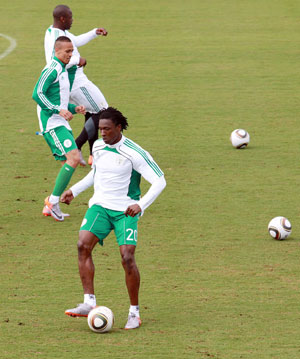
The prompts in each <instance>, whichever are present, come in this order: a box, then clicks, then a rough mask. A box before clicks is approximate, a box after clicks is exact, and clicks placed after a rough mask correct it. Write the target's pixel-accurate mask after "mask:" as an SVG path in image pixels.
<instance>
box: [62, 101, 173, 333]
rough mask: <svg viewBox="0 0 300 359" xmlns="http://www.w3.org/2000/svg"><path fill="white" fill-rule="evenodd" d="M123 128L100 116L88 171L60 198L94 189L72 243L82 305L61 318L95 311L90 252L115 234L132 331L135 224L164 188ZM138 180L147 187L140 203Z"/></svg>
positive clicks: (117, 116) (121, 120) (119, 121)
mask: <svg viewBox="0 0 300 359" xmlns="http://www.w3.org/2000/svg"><path fill="white" fill-rule="evenodd" d="M127 126H128V123H127V119H126V117H124V116H123V115H122V113H121V112H120V111H118V110H117V109H115V108H112V107H108V108H107V109H104V110H102V111H101V112H100V120H99V130H100V133H101V136H102V139H99V140H97V141H96V142H95V143H94V146H93V156H94V162H93V168H92V170H91V171H90V173H89V174H88V175H87V176H86V177H85V178H83V179H82V180H81V181H79V182H78V183H76V184H75V185H74V186H72V187H71V188H70V189H69V190H67V191H65V192H64V193H63V194H62V196H61V201H62V202H64V203H67V204H69V203H70V202H71V201H72V200H73V199H74V197H76V196H77V195H79V194H80V193H81V192H82V191H84V190H86V189H87V188H89V187H90V186H92V185H94V194H93V196H92V198H91V199H90V201H89V209H88V210H87V212H86V214H85V217H84V220H83V222H82V224H81V228H80V231H79V241H78V243H77V248H78V266H79V273H80V278H81V281H82V286H83V291H84V302H83V303H81V304H79V305H78V306H77V307H75V308H71V309H68V310H66V312H65V313H66V314H67V315H69V316H72V317H84V316H88V313H89V312H90V310H91V309H92V308H93V307H95V306H96V297H95V292H94V270H95V268H94V263H93V260H92V251H93V249H94V247H95V246H96V244H97V243H98V242H99V243H100V244H103V241H104V240H105V238H106V237H107V236H108V234H109V233H110V232H111V231H112V230H114V232H115V235H116V238H117V243H118V245H119V251H120V254H121V258H122V265H123V268H124V271H125V281H126V286H127V291H128V295H129V299H130V308H129V315H128V321H127V323H126V325H125V329H135V328H138V327H139V326H140V325H141V320H140V312H139V285H140V275H139V270H138V267H137V265H136V262H135V256H134V253H135V248H136V245H137V239H138V235H137V222H138V219H139V216H140V215H141V214H142V213H143V212H144V211H145V210H146V208H148V207H149V206H150V205H151V204H152V203H153V202H154V200H155V199H156V198H157V197H158V195H159V194H160V193H161V191H162V190H163V189H164V188H165V186H166V181H165V178H164V173H163V172H162V170H161V169H160V168H159V166H158V165H157V163H156V162H155V161H154V160H153V158H152V157H151V155H150V154H149V153H148V152H147V151H145V150H144V149H142V148H141V147H140V146H139V145H137V144H136V143H135V142H133V141H132V140H130V139H129V138H126V137H125V136H124V135H123V134H122V132H123V130H125V129H126V128H127ZM141 177H143V178H145V179H146V180H147V181H148V182H149V183H150V184H151V186H150V188H149V190H148V191H147V192H146V193H145V194H144V195H143V196H142V197H141V191H140V180H141Z"/></svg>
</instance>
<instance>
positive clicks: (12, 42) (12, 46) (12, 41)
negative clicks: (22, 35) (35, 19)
mask: <svg viewBox="0 0 300 359" xmlns="http://www.w3.org/2000/svg"><path fill="white" fill-rule="evenodd" d="M0 36H2V37H4V38H5V39H6V40H8V41H9V42H10V44H9V46H8V48H7V49H6V50H5V51H4V52H2V54H0V60H2V59H3V58H4V57H5V56H7V55H9V54H10V53H11V52H12V51H14V49H15V48H16V46H17V41H16V40H15V39H13V38H12V37H10V36H8V35H4V34H1V33H0Z"/></svg>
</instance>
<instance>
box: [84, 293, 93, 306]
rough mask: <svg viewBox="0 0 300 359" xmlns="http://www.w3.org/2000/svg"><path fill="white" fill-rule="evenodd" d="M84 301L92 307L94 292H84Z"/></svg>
mask: <svg viewBox="0 0 300 359" xmlns="http://www.w3.org/2000/svg"><path fill="white" fill-rule="evenodd" d="M83 300H84V303H87V304H89V305H91V306H92V307H96V296H95V294H85V295H84V298H83Z"/></svg>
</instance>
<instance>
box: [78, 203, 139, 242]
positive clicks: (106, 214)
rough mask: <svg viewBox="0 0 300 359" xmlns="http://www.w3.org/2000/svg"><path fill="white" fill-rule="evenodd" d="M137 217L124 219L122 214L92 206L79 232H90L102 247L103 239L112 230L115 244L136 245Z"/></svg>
mask: <svg viewBox="0 0 300 359" xmlns="http://www.w3.org/2000/svg"><path fill="white" fill-rule="evenodd" d="M138 220H139V215H136V216H135V217H130V216H128V217H126V216H125V214H124V213H123V212H119V211H113V210H111V209H107V208H103V207H101V206H99V205H96V204H94V205H93V206H92V207H91V208H89V209H88V210H87V212H86V214H85V216H84V219H83V221H82V224H81V227H80V231H89V232H92V233H93V234H94V235H95V236H97V237H98V238H99V244H101V245H102V246H103V239H104V238H105V237H107V236H108V235H109V233H110V232H111V231H112V230H114V232H115V235H116V238H117V243H118V245H119V246H122V245H123V244H131V245H134V246H136V244H137V235H138V231H137V223H138Z"/></svg>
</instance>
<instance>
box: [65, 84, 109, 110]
mask: <svg viewBox="0 0 300 359" xmlns="http://www.w3.org/2000/svg"><path fill="white" fill-rule="evenodd" d="M70 103H73V104H74V105H77V106H79V105H84V106H85V108H86V111H87V112H90V113H97V112H99V111H100V110H102V109H103V108H107V107H108V104H107V102H106V100H105V97H104V96H103V94H102V92H101V91H100V90H99V88H98V87H97V86H96V85H94V84H93V83H92V82H91V81H90V80H88V81H85V82H84V83H83V84H82V86H80V87H78V88H77V89H75V90H72V91H71V93H70Z"/></svg>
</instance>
